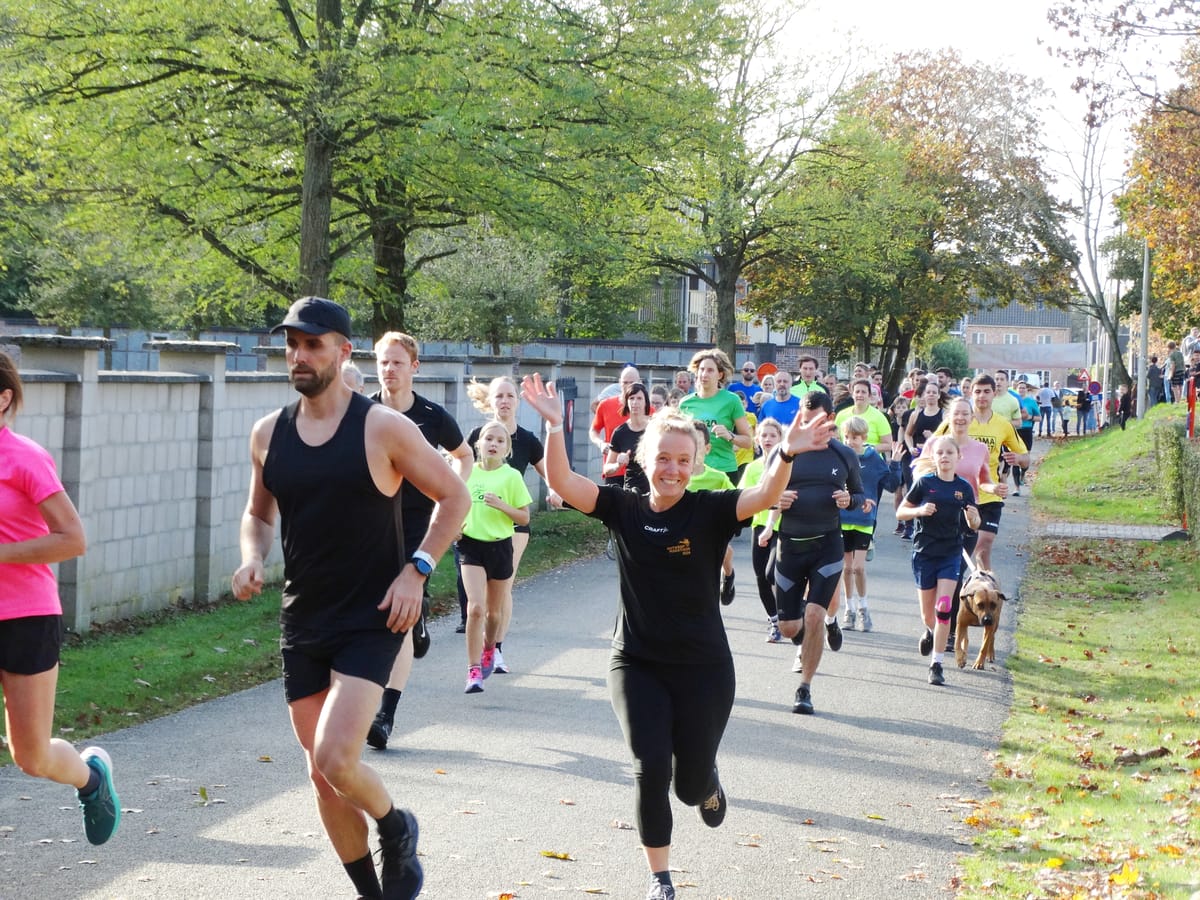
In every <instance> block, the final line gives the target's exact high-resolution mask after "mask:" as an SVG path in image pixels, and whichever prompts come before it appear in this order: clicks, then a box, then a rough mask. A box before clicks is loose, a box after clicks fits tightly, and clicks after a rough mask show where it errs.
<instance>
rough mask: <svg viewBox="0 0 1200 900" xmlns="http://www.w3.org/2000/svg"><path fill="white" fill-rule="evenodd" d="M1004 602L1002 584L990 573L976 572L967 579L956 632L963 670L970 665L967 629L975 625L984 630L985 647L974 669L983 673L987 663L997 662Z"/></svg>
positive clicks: (956, 656)
mask: <svg viewBox="0 0 1200 900" xmlns="http://www.w3.org/2000/svg"><path fill="white" fill-rule="evenodd" d="M1004 600H1005V597H1004V595H1003V594H1002V593H1000V582H999V581H997V580H996V576H995V575H994V574H992V573H991V572H990V571H988V570H987V569H976V570H975V571H973V572H971V574H970V575H969V576H968V577H967V580H966V582H965V583H964V584H963V588H962V594H961V595H960V601H959V606H958V622H957V623H956V625H955V629H954V661H955V662H956V663H958V667H959V668H960V669H961V668H962V667H963V666H965V665H966V664H967V628H968V627H969V626H971V625H982V626H983V646H982V647H980V648H979V655H978V656H977V657H975V665H974V666H973V667H972V668H975V669H982V668H983V664H984V662H985V661H986V662H995V661H996V629H997V628H998V627H999V625H1000V610H1002V609H1003V608H1004Z"/></svg>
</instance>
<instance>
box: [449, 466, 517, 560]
mask: <svg viewBox="0 0 1200 900" xmlns="http://www.w3.org/2000/svg"><path fill="white" fill-rule="evenodd" d="M467 491H468V492H469V493H470V494H471V509H470V511H469V512H468V513H467V520H466V522H464V523H463V534H465V535H466V536H467V537H469V538H474V539H475V540H477V541H502V540H504V539H505V538H507V537H512V536H513V532H514V531H515V529H516V526H515V525H514V524H513V520H512V519H510V518H509V517H508V516H507V515H505V513H504V512H503V511H502V510H499V509H493V508H492V507H490V506H488V505H487V504H486V503H484V502H483V495H484V494H495V495H496V496H497V497H499V498H500V499H501V500H503V501H504V502H505V503H507V504H508V505H509V506H515V507H516V508H517V509H520V508H521V507H524V506H528V505H529V504H530V503H532V502H533V498H532V497H530V496H529V488H527V487H525V479H524V478H522V477H521V473H520V472H518V471H517V470H516V469H514V468H513V467H512V466H510V465H508V464H507V463H506V464H505V465H502V466H500V468H498V469H492V470H491V471H488V470H487V469H485V468H484V467H483V466H481V465H479V464H476V465H474V466H472V467H471V475H470V477H469V478H468V479H467Z"/></svg>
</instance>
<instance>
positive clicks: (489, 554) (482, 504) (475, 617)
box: [457, 422, 533, 694]
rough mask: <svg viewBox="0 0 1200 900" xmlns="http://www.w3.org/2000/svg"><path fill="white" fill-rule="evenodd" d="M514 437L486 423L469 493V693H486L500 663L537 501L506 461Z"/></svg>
mask: <svg viewBox="0 0 1200 900" xmlns="http://www.w3.org/2000/svg"><path fill="white" fill-rule="evenodd" d="M511 452H512V438H511V437H510V436H509V433H508V429H507V428H506V427H505V426H504V424H503V423H501V422H488V423H487V424H486V425H484V426H483V427H482V428H480V430H479V440H478V441H477V442H476V444H475V458H476V460H477V462H476V464H475V465H474V466H472V467H471V475H470V477H469V478H468V479H467V490H468V491H469V492H470V494H471V511H470V512H469V513H467V520H466V522H464V523H463V533H462V537H460V538H459V539H458V544H457V546H458V552H459V556H460V557H461V559H462V579H463V587H464V588H465V589H466V592H467V630H466V643H467V686H466V693H468V694H479V693H482V692H483V680H484V679H485V678H487V677H488V676H489V675H491V674H492V671H493V669H494V667H495V661H496V659H495V658H496V635H497V629H498V628H499V624H500V620H501V617H502V614H503V610H504V608H505V605H506V604H507V603H511V602H512V582H513V543H512V536H513V532H514V530H515V526H516V525H527V524H529V509H528V507H529V504H531V503H532V502H533V498H532V497H530V496H529V489H528V488H527V487H525V479H524V478H522V477H521V475H520V473H519V472H517V470H516V469H514V468H513V467H512V466H510V465H508V464H507V463H506V462H505V460H506V459H508V456H509V454H510V453H511Z"/></svg>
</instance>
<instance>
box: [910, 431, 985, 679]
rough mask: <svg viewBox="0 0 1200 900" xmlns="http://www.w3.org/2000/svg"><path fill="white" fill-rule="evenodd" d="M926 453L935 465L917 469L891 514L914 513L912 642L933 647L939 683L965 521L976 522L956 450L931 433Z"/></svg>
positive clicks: (932, 670)
mask: <svg viewBox="0 0 1200 900" xmlns="http://www.w3.org/2000/svg"><path fill="white" fill-rule="evenodd" d="M929 444H930V447H929V448H928V451H927V452H928V453H931V454H932V457H933V462H934V466H935V470H934V471H933V472H929V473H928V474H924V475H921V476H920V477H919V478H917V479H915V480H914V482H913V486H912V489H911V490H910V491H909V492H908V494H907V495H906V496H905V498H904V502H903V503H901V504H900V508H899V509H898V510H896V517H897V518H900V519H904V520H910V519H915V520H916V527H915V528H914V529H913V553H912V568H913V576H914V577H915V578H916V582H917V598H918V600H919V601H920V604H921V620H922V622H923V623H924V625H925V631H924V633H923V634H922V635H921V640H920V642H919V643H918V645H917V648H918V650H920V653H921V655H922V656H928V655H929V651H930V650H932V649H933V648H934V647H937V652H936V653H934V654H933V662H932V663H931V664H930V666H929V683H930V684H935V685H942V684H945V683H946V678H945V676H944V675H943V673H942V660H943V659H944V657H945V649H944V648H945V646H946V636H947V635H948V634H949V633H950V609H951V597H952V595H953V594H954V586H955V584H956V583H957V582H958V573H959V571H960V569H961V567H962V556H963V530H964V525H965V527H966V528H969V529H970V530H971V531H975V530H976V529H978V528H979V510H978V508H977V507H976V506H975V492H974V491H973V490H971V485H970V484H968V483H967V481H966V479H964V478H962V477H961V476H960V475H957V474H955V471H954V469H955V466H957V465H958V460H959V456H960V454H959V450H958V444H957V443H955V441H954V438H952V437H950V436H948V435H942V436H940V437H936V438H932V439H931V440H930V442H929Z"/></svg>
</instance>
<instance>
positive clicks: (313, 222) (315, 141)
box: [297, 122, 335, 297]
mask: <svg viewBox="0 0 1200 900" xmlns="http://www.w3.org/2000/svg"><path fill="white" fill-rule="evenodd" d="M334 152H335V148H334V142H333V135H331V134H330V132H329V130H328V129H327V128H325V127H324V126H323V125H322V124H321V123H319V122H314V123H313V124H312V125H311V126H310V127H309V130H308V134H307V135H305V138H304V177H303V179H302V181H301V184H300V273H299V276H300V277H299V279H298V282H297V289H298V291H299V293H300V295H301V296H310V295H313V296H318V297H325V296H328V294H329V273H330V268H331V266H332V260H331V259H330V256H329V222H330V216H331V210H332V205H333V156H334Z"/></svg>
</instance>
